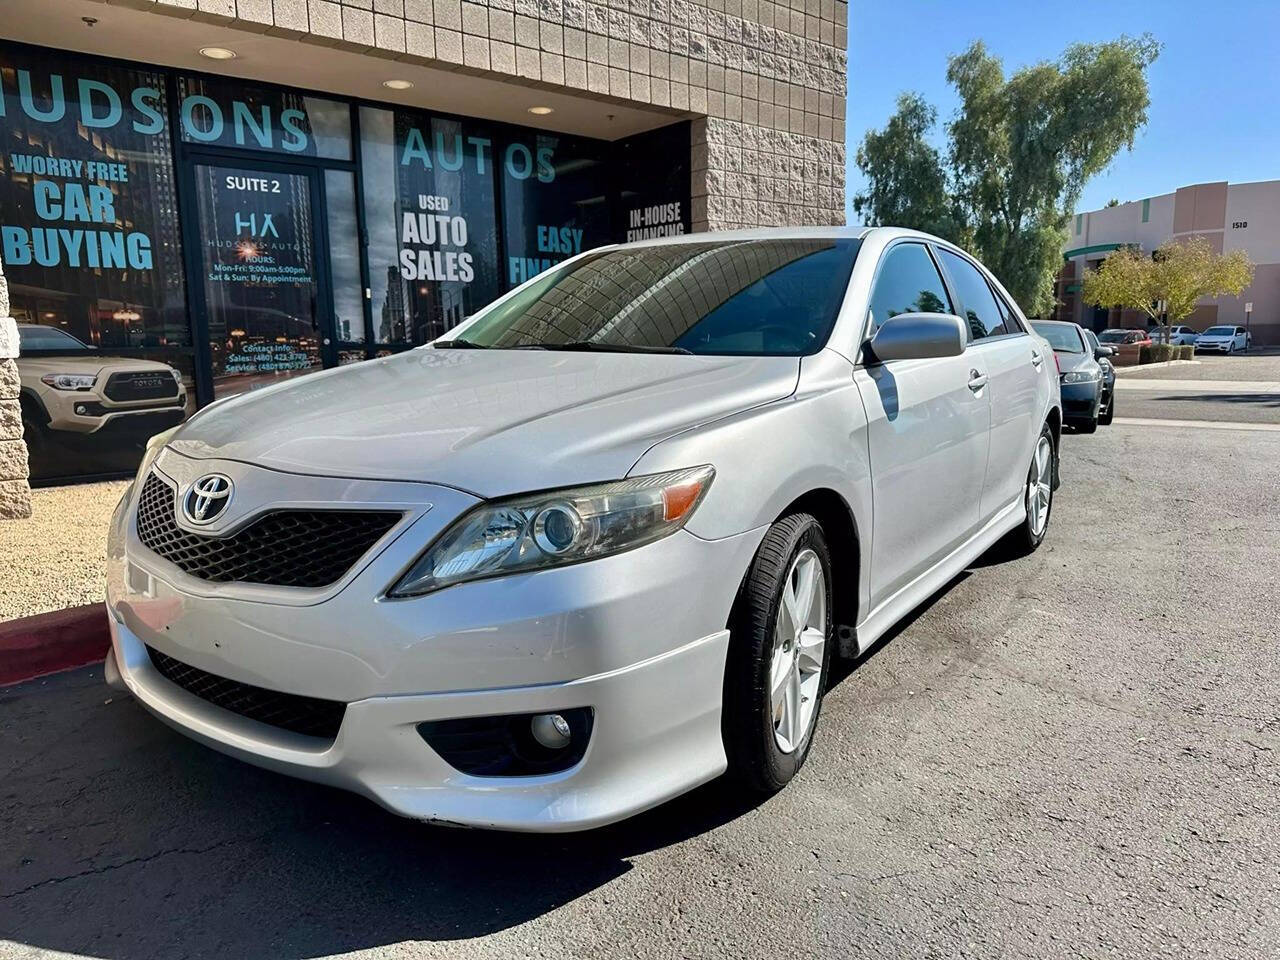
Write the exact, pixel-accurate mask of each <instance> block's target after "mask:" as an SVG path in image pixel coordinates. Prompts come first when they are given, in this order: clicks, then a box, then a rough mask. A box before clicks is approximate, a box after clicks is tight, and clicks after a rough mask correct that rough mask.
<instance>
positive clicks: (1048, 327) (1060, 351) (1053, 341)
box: [1031, 320, 1114, 433]
mask: <svg viewBox="0 0 1280 960" xmlns="http://www.w3.org/2000/svg"><path fill="white" fill-rule="evenodd" d="M1031 326H1032V327H1033V328H1034V329H1035V331H1036V333H1038V334H1040V336H1042V337H1044V339H1045V340H1047V341H1048V342H1049V346H1050V347H1052V348H1053V355H1054V357H1055V358H1056V359H1057V362H1058V379H1059V383H1060V388H1061V391H1062V419H1063V422H1064V423H1065V424H1066V425H1067V426H1069V427H1074V428H1075V429H1077V430H1079V431H1080V432H1081V433H1093V432H1094V431H1095V430H1097V429H1098V422H1099V417H1100V415H1101V413H1102V367H1101V365H1100V364H1099V363H1098V358H1097V357H1096V356H1095V354H1094V349H1093V347H1092V346H1090V344H1089V341H1088V340H1086V339H1085V335H1084V331H1083V330H1082V329H1080V327H1079V326H1078V325H1077V324H1074V323H1072V322H1070V321H1069V320H1033V321H1032V322H1031ZM1113 382H1114V381H1113ZM1108 422H1110V420H1108Z"/></svg>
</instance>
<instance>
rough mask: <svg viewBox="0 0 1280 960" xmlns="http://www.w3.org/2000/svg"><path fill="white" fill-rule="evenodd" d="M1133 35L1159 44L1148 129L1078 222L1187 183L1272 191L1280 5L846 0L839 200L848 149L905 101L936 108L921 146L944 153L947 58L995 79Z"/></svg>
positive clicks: (1279, 152) (1278, 141) (1277, 137)
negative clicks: (997, 66) (974, 59)
mask: <svg viewBox="0 0 1280 960" xmlns="http://www.w3.org/2000/svg"><path fill="white" fill-rule="evenodd" d="M1144 32H1150V33H1151V34H1153V35H1154V36H1155V38H1156V39H1157V40H1159V41H1160V42H1162V43H1163V44H1164V49H1163V51H1162V52H1161V54H1160V58H1159V59H1158V60H1157V61H1156V62H1155V64H1153V66H1152V67H1151V70H1150V72H1149V74H1148V82H1149V83H1150V88H1151V106H1150V108H1149V110H1148V112H1147V125H1146V127H1145V128H1143V129H1142V130H1140V131H1139V132H1138V135H1137V137H1136V139H1135V141H1134V146H1133V150H1132V151H1125V150H1122V151H1121V152H1120V153H1119V154H1118V155H1117V156H1116V158H1115V160H1113V161H1112V163H1111V165H1110V167H1108V168H1107V169H1106V170H1104V171H1103V172H1102V173H1101V174H1099V175H1098V176H1096V177H1094V178H1093V179H1092V180H1091V181H1090V182H1089V183H1088V184H1087V185H1086V186H1085V189H1084V195H1083V196H1082V198H1081V201H1080V204H1079V207H1078V209H1079V210H1094V209H1097V208H1098V207H1101V206H1103V205H1105V204H1106V202H1107V201H1108V200H1109V199H1111V198H1113V197H1114V198H1116V199H1118V200H1120V201H1122V202H1123V201H1128V200H1140V199H1142V198H1144V197H1151V196H1155V195H1157V194H1161V193H1169V192H1171V191H1173V190H1175V189H1177V188H1178V187H1180V186H1185V185H1187V184H1191V183H1203V182H1206V181H1213V180H1228V181H1231V182H1232V183H1242V182H1247V181H1250V180H1271V179H1280V68H1278V67H1277V62H1278V61H1280V0H1194V2H1193V0H1145V2H1144V0H1109V2H1108V0H1076V2H1074V3H1073V2H1049V0H949V2H948V0H850V2H849V96H848V108H847V113H846V120H847V122H846V135H847V138H848V169H847V183H848V195H849V196H850V197H852V196H853V195H854V194H855V193H857V192H858V191H859V190H860V189H861V188H862V187H863V186H864V185H865V179H864V178H863V176H862V173H861V171H860V170H858V167H857V164H856V163H855V162H854V154H855V152H856V150H857V146H858V144H859V143H860V142H861V141H862V137H863V135H864V134H865V133H866V131H867V130H868V129H872V128H879V127H883V126H884V124H885V122H886V121H887V120H888V118H889V116H890V115H891V114H892V113H893V110H894V101H895V100H896V99H897V96H898V94H899V93H900V92H902V91H904V90H914V91H918V92H919V93H921V94H923V95H924V96H925V99H927V100H928V101H929V102H930V103H932V104H933V105H934V106H935V107H936V108H937V110H938V128H937V130H936V131H935V137H934V143H935V145H936V146H938V147H939V148H944V147H945V143H946V140H945V133H944V131H943V129H942V127H943V124H944V123H945V122H946V121H947V120H949V119H950V118H951V117H952V115H953V114H954V113H955V110H956V108H957V106H958V105H959V101H958V99H957V98H956V95H955V91H954V90H953V89H952V88H951V87H950V86H949V85H948V84H947V81H946V72H947V58H948V57H949V56H950V55H951V54H953V53H959V52H960V51H962V50H964V49H965V48H967V47H968V46H969V44H970V43H971V42H972V41H974V40H978V39H981V40H983V41H984V42H985V43H986V45H987V48H988V50H990V51H991V52H992V53H994V54H995V55H996V56H997V57H999V58H1000V59H1002V60H1003V61H1004V66H1005V74H1006V76H1007V75H1008V74H1010V73H1012V72H1013V71H1014V70H1016V69H1017V68H1018V67H1020V66H1023V65H1026V64H1031V63H1037V62H1040V61H1043V60H1055V59H1057V57H1058V56H1059V54H1061V52H1062V51H1063V50H1064V49H1065V48H1066V47H1067V46H1069V45H1070V44H1072V43H1081V42H1086V43H1088V42H1098V41H1103V40H1110V39H1113V38H1115V37H1117V36H1119V35H1120V34H1129V35H1131V36H1136V35H1138V34H1141V33H1144ZM849 222H850V223H855V222H856V218H855V217H854V216H853V213H852V210H851V209H850V212H849Z"/></svg>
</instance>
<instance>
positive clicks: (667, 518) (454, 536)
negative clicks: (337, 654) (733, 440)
mask: <svg viewBox="0 0 1280 960" xmlns="http://www.w3.org/2000/svg"><path fill="white" fill-rule="evenodd" d="M714 476H715V470H714V469H713V468H712V467H710V466H701V467H690V468H688V469H685V470H675V471H673V472H671V473H655V474H650V475H649V476H644V477H632V478H630V479H627V480H618V481H615V482H613V483H600V484H595V485H592V486H589V487H575V488H572V489H567V490H554V491H550V492H548V493H535V494H528V495H524V496H519V497H511V498H509V499H506V500H495V501H493V502H491V503H483V504H480V506H478V507H476V508H475V509H474V510H472V511H470V512H469V513H466V514H464V515H463V516H462V517H460V518H459V519H458V520H457V521H455V522H454V524H453V525H452V526H450V527H449V528H448V529H446V530H445V532H444V533H442V534H441V535H440V536H439V537H438V538H437V539H436V541H435V543H433V544H432V545H431V546H430V547H428V548H427V550H426V552H425V553H423V554H422V556H420V557H419V558H418V559H417V560H416V561H414V564H413V566H412V567H410V568H409V571H408V572H407V573H406V574H405V575H404V576H403V577H401V578H400V580H399V581H398V582H397V583H396V585H395V586H394V587H392V588H391V590H390V591H388V596H392V597H418V596H422V595H423V594H425V593H431V592H432V591H434V590H442V589H443V588H445V587H448V586H452V585H453V584H455V583H463V582H464V581H467V580H480V579H484V578H486V577H501V576H506V575H508V574H512V573H524V572H527V571H530V570H542V569H545V568H547V567H558V566H563V565H564V564H569V563H579V562H581V561H583V560H594V559H596V558H598V557H607V556H609V555H610V554H614V553H621V552H622V551H623V550H630V549H632V548H633V547H638V546H641V545H642V544H646V543H651V542H653V541H654V540H658V539H660V538H662V537H665V536H667V535H668V534H672V533H675V532H676V531H677V530H679V529H680V528H681V527H683V526H684V525H685V523H687V522H688V520H689V517H691V516H692V515H693V511H694V510H695V509H697V506H698V504H699V503H701V502H702V498H703V497H704V496H705V495H706V492H707V490H708V488H709V487H710V486H711V480H712V478H713V477H714Z"/></svg>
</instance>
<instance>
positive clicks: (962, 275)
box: [938, 250, 1004, 340]
mask: <svg viewBox="0 0 1280 960" xmlns="http://www.w3.org/2000/svg"><path fill="white" fill-rule="evenodd" d="M938 254H939V255H940V256H941V258H942V263H943V265H944V266H945V267H946V268H947V273H948V274H949V275H950V276H951V280H952V282H954V283H955V285H956V296H958V297H959V298H960V303H961V305H962V306H963V307H964V314H965V319H967V320H968V321H969V339H970V340H981V339H983V338H984V337H998V336H1000V335H1001V334H1002V333H1004V317H1003V316H1001V314H1000V308H999V307H998V306H996V298H995V296H993V295H992V293H991V288H990V287H989V286H987V281H986V278H985V277H983V275H982V274H981V273H979V272H978V269H977V267H975V266H974V265H973V264H971V263H970V262H969V261H968V260H966V259H964V257H961V256H959V255H958V254H954V253H952V252H951V251H950V250H939V251H938Z"/></svg>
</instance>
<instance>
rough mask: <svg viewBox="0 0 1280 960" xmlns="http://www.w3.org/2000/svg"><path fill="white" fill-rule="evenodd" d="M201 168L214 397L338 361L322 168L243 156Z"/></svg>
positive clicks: (202, 281)
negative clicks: (323, 215) (323, 221)
mask: <svg viewBox="0 0 1280 960" xmlns="http://www.w3.org/2000/svg"><path fill="white" fill-rule="evenodd" d="M193 171H194V175H195V188H196V189H195V199H196V203H195V207H196V220H197V223H196V230H197V231H198V241H199V242H198V252H197V257H198V259H199V262H200V267H201V270H200V274H199V286H200V288H201V289H200V291H199V292H200V293H201V294H202V295H203V296H202V297H201V298H200V299H201V300H202V301H203V310H204V319H205V323H206V327H205V329H207V330H208V335H209V357H210V364H211V369H212V374H213V398H214V399H215V400H216V399H218V398H220V397H225V396H229V395H231V394H234V393H242V392H244V391H245V390H252V389H256V388H258V387H262V386H266V385H268V384H272V383H276V382H278V381H280V380H283V379H287V378H289V377H296V376H299V375H300V374H304V373H307V372H308V371H311V370H316V369H319V368H320V367H327V366H333V365H334V364H335V363H336V362H337V350H336V348H335V345H334V344H333V338H334V333H333V322H332V315H331V312H330V310H329V309H328V304H330V303H331V298H330V296H329V288H328V270H327V264H328V258H327V256H326V255H325V251H324V245H323V244H322V243H321V242H320V238H321V237H322V236H323V234H322V233H321V229H322V228H321V224H320V223H319V222H318V219H317V212H318V211H320V210H323V209H324V208H323V205H322V202H321V187H320V182H319V178H320V172H319V171H316V170H312V169H310V168H307V167H300V166H299V167H290V166H287V165H284V164H275V163H265V162H264V163H254V162H252V161H241V160H236V161H231V162H227V163H219V162H208V163H206V162H199V161H198V162H196V163H194V164H193ZM197 303H200V300H197Z"/></svg>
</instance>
